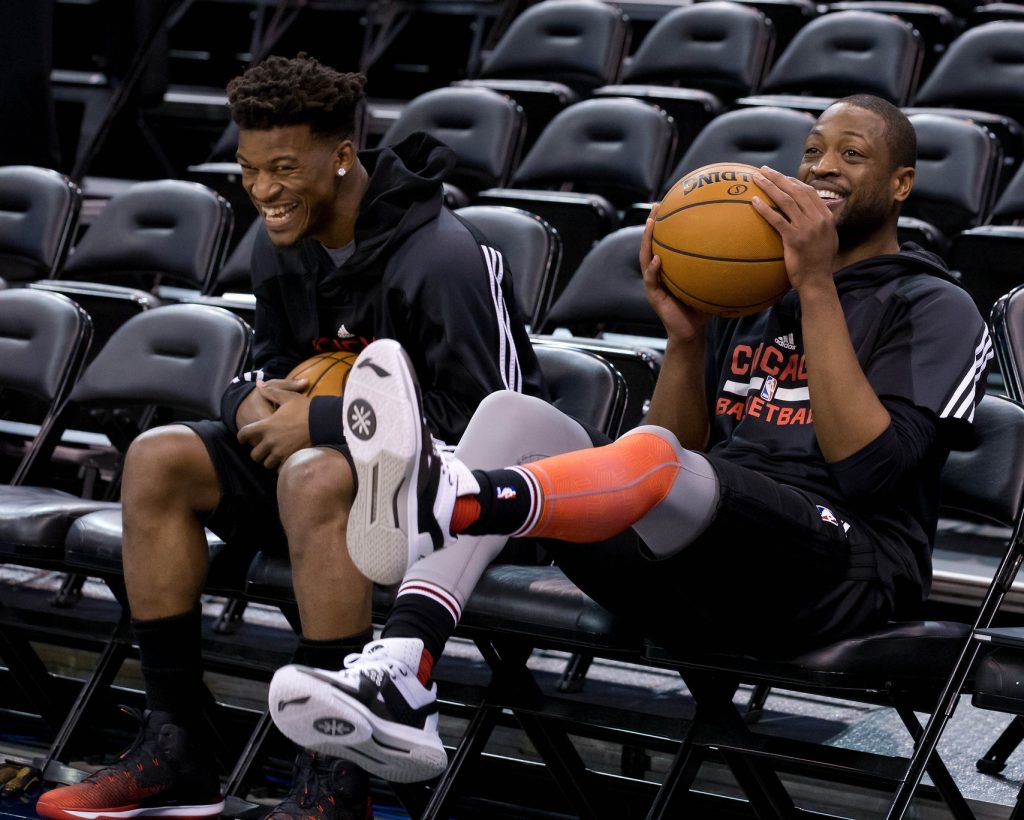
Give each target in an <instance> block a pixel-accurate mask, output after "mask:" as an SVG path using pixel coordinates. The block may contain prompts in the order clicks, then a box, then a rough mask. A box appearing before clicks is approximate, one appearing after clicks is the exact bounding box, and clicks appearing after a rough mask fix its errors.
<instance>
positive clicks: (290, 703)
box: [277, 695, 309, 712]
mask: <svg viewBox="0 0 1024 820" xmlns="http://www.w3.org/2000/svg"><path fill="white" fill-rule="evenodd" d="M308 700H309V695H306V696H305V697H304V698H292V699H291V700H279V701H278V702H277V711H278V712H283V711H284V710H285V707H286V706H294V705H295V704H297V703H306V702H307V701H308Z"/></svg>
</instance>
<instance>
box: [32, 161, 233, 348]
mask: <svg viewBox="0 0 1024 820" xmlns="http://www.w3.org/2000/svg"><path fill="white" fill-rule="evenodd" d="M231 227H232V214H231V209H230V207H229V206H228V204H227V202H226V201H225V200H224V199H223V198H222V197H220V196H219V195H218V194H216V193H214V192H213V191H212V190H210V189H209V188H207V187H205V186H203V185H200V184H198V183H195V182H182V181H180V180H173V179H165V180H156V181H153V182H138V183H135V184H134V185H132V186H130V187H129V188H128V189H127V190H126V191H124V192H123V193H120V194H117V195H115V196H114V197H112V198H111V200H110V202H108V203H107V205H106V206H105V207H104V208H103V210H102V211H100V213H99V214H98V215H97V217H96V218H95V219H94V220H93V221H92V223H91V224H90V226H89V228H88V229H87V230H86V232H85V235H84V236H83V237H82V239H81V240H80V241H79V242H78V244H77V245H75V247H74V248H73V250H72V252H71V255H70V256H69V257H68V260H67V262H66V263H65V264H64V267H63V269H62V271H61V278H60V279H50V280H47V281H45V282H37V283H35V285H34V286H35V287H38V288H43V289H46V290H54V291H57V292H60V293H65V294H67V295H68V296H70V297H71V298H72V299H74V300H75V301H77V302H78V303H79V304H81V305H82V307H84V308H85V309H86V311H88V313H89V315H90V316H92V319H93V322H94V324H95V330H96V343H97V349H99V347H101V346H102V345H103V344H104V343H105V342H106V340H107V339H109V338H110V336H111V334H112V333H113V331H114V330H115V329H116V328H117V327H119V326H120V325H121V324H122V323H123V322H124V321H125V320H126V319H127V318H128V317H130V316H134V315H136V314H137V313H139V312H141V311H142V310H148V309H150V308H152V307H156V306H158V305H160V304H163V302H164V301H165V299H166V298H168V296H169V294H167V292H166V291H165V290H164V292H163V293H162V289H166V288H168V287H170V288H181V289H184V290H186V291H193V292H201V291H202V290H203V289H204V288H205V287H206V286H207V283H208V281H209V279H210V277H211V276H213V274H214V272H215V271H216V270H217V268H218V267H219V266H220V264H221V262H222V261H223V254H224V249H225V246H226V243H227V240H228V238H229V236H230V234H231ZM170 298H173V296H172V297H170Z"/></svg>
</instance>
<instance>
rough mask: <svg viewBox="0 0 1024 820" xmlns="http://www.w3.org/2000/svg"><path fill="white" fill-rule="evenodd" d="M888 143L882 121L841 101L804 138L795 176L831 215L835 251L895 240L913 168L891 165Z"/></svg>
mask: <svg viewBox="0 0 1024 820" xmlns="http://www.w3.org/2000/svg"><path fill="white" fill-rule="evenodd" d="M893 138H894V137H893V135H892V134H891V133H890V129H889V127H888V125H887V124H886V121H885V120H884V119H883V118H882V116H880V115H879V114H877V113H876V112H874V111H871V110H868V109H866V108H861V107H859V106H857V105H854V104H851V103H849V102H845V101H843V102H839V103H836V104H834V105H832V106H831V107H829V108H828V109H827V110H826V111H825V112H824V113H823V114H822V115H821V116H820V117H819V118H818V120H817V122H816V123H815V125H814V128H812V129H811V132H810V134H809V135H808V137H807V141H806V142H805V144H804V155H803V160H802V162H801V163H800V168H799V171H798V173H797V177H798V178H799V179H801V180H802V181H803V182H806V183H807V184H808V185H810V186H812V187H813V188H814V189H815V190H816V191H817V192H818V196H819V197H820V198H821V200H822V201H823V202H824V203H825V205H826V206H827V207H828V209H829V211H831V213H832V215H833V217H834V218H835V224H836V232H837V233H838V235H839V247H840V250H841V251H842V250H848V249H849V248H850V247H852V246H855V245H861V244H864V243H869V244H871V243H875V242H878V241H880V240H883V239H884V240H885V241H888V237H890V236H895V229H896V221H897V219H898V217H899V210H900V205H901V204H902V202H903V201H904V200H905V199H906V198H907V196H908V195H909V193H910V188H911V186H912V184H913V179H914V169H913V168H912V167H907V166H904V165H899V164H897V162H896V154H897V152H896V150H895V149H894V146H893V145H892V140H893Z"/></svg>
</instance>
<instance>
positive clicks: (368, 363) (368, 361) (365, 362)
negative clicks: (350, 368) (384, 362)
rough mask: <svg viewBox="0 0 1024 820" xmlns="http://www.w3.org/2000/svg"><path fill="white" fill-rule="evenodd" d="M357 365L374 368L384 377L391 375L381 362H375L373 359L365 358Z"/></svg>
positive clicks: (375, 371)
mask: <svg viewBox="0 0 1024 820" xmlns="http://www.w3.org/2000/svg"><path fill="white" fill-rule="evenodd" d="M356 367H358V368H364V367H368V368H370V370H372V371H373V372H374V373H376V374H377V375H378V376H380V377H381V378H382V379H383V378H384V377H385V376H390V375H391V374H390V373H389V372H388V371H387V370H385V369H384V368H383V367H381V366H380V365H379V364H375V363H374V361H373V359H363V360H362V361H361V362H360V363H359V364H357V365H356Z"/></svg>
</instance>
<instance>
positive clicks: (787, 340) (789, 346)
mask: <svg viewBox="0 0 1024 820" xmlns="http://www.w3.org/2000/svg"><path fill="white" fill-rule="evenodd" d="M775 344H777V345H778V346H779V347H784V348H786V350H796V340H795V339H794V338H793V334H792V333H787V334H786V335H785V336H776V337H775Z"/></svg>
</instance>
